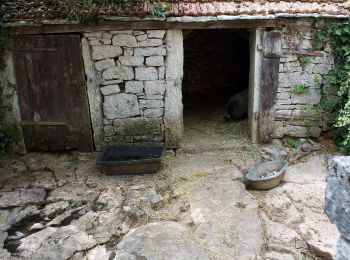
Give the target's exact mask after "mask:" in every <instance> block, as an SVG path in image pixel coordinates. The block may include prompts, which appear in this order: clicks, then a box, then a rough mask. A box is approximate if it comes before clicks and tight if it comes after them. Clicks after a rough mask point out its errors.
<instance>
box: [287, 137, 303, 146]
mask: <svg viewBox="0 0 350 260" xmlns="http://www.w3.org/2000/svg"><path fill="white" fill-rule="evenodd" d="M287 144H288V145H289V146H290V147H292V148H295V149H296V148H298V147H299V146H300V141H299V139H298V138H288V140H287Z"/></svg>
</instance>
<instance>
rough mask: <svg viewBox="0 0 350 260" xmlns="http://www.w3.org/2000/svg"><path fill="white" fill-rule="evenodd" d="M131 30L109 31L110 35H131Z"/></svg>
mask: <svg viewBox="0 0 350 260" xmlns="http://www.w3.org/2000/svg"><path fill="white" fill-rule="evenodd" d="M132 33H133V30H123V31H111V34H132Z"/></svg>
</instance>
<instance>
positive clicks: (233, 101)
mask: <svg viewBox="0 0 350 260" xmlns="http://www.w3.org/2000/svg"><path fill="white" fill-rule="evenodd" d="M226 109H227V115H226V116H225V120H226V121H230V120H233V121H240V120H243V119H245V118H247V117H248V89H244V90H242V91H241V92H238V93H236V94H234V95H233V96H232V97H230V99H229V100H228V102H227V105H226Z"/></svg>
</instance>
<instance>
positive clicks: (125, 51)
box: [123, 47, 134, 56]
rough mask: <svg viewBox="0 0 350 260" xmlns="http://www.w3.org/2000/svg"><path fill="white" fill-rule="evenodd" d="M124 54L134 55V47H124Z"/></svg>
mask: <svg viewBox="0 0 350 260" xmlns="http://www.w3.org/2000/svg"><path fill="white" fill-rule="evenodd" d="M123 50H124V56H132V55H134V50H133V49H132V48H125V47H124V48H123Z"/></svg>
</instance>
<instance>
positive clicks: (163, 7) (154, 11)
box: [147, 1, 171, 18]
mask: <svg viewBox="0 0 350 260" xmlns="http://www.w3.org/2000/svg"><path fill="white" fill-rule="evenodd" d="M147 3H148V12H149V13H150V14H151V15H155V16H158V17H163V18H165V16H166V12H167V11H169V10H170V8H171V5H170V3H167V2H162V1H154V2H150V1H147Z"/></svg>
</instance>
